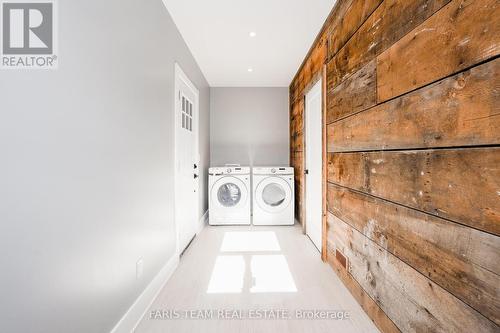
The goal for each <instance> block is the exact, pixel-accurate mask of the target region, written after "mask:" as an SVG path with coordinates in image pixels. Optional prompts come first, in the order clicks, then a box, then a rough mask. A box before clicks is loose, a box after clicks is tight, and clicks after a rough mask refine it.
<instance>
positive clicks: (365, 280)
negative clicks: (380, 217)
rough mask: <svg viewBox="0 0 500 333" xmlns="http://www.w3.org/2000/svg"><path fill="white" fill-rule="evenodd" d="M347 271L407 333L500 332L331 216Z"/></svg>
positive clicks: (479, 315) (413, 270)
mask: <svg viewBox="0 0 500 333" xmlns="http://www.w3.org/2000/svg"><path fill="white" fill-rule="evenodd" d="M329 223H330V226H331V228H332V230H333V237H334V239H333V243H334V244H335V246H336V248H339V249H340V250H341V251H342V252H343V253H344V254H345V255H346V256H347V257H348V260H349V272H350V274H351V275H352V276H353V277H354V279H355V280H356V281H357V282H358V283H359V284H360V285H361V286H362V288H363V289H364V290H365V291H366V292H367V293H368V294H369V295H370V297H372V298H373V299H374V300H375V301H376V302H377V304H378V305H379V306H380V307H381V308H382V310H383V311H384V312H385V313H386V314H387V315H388V316H389V318H391V319H392V320H393V321H394V323H395V324H396V325H397V326H398V328H399V329H400V330H401V331H403V332H498V326H497V325H495V323H493V322H492V321H490V320H488V319H487V318H485V317H484V316H482V315H481V314H480V313H479V312H477V311H476V310H474V309H473V308H471V307H469V306H468V305H466V304H465V303H463V302H462V301H460V300H459V299H458V298H456V297H455V296H453V295H452V294H450V293H449V292H447V291H446V290H444V289H443V288H441V287H440V286H439V285H437V284H435V283H434V282H432V281H431V280H429V279H428V278H427V277H425V276H424V275H422V274H420V273H419V272H417V271H416V270H415V269H413V268H412V267H410V266H409V265H407V264H406V263H404V262H403V261H401V260H400V259H398V258H397V257H395V256H394V255H392V254H391V253H390V252H388V251H386V250H385V249H383V248H382V247H380V246H378V245H377V244H376V243H374V242H373V241H371V240H370V239H368V238H367V237H365V236H364V235H363V234H361V233H360V232H358V231H357V230H356V229H354V228H352V227H351V226H349V225H348V224H346V223H344V222H343V221H341V220H340V219H339V218H338V217H336V216H334V215H333V214H330V215H329Z"/></svg>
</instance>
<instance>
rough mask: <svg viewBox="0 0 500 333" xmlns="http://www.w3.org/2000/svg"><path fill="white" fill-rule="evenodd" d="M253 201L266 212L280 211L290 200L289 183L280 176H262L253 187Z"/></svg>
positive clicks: (286, 206) (285, 207)
mask: <svg viewBox="0 0 500 333" xmlns="http://www.w3.org/2000/svg"><path fill="white" fill-rule="evenodd" d="M255 201H256V202H257V204H258V205H259V207H260V208H261V209H263V210H264V211H266V212H268V213H274V214H276V213H281V212H282V211H284V210H285V209H287V208H288V206H290V204H291V202H292V189H291V187H290V184H288V182H286V181H285V180H284V179H283V178H280V177H267V178H264V179H263V180H262V181H261V182H260V183H259V185H257V188H256V189H255Z"/></svg>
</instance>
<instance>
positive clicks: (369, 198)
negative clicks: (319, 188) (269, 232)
mask: <svg viewBox="0 0 500 333" xmlns="http://www.w3.org/2000/svg"><path fill="white" fill-rule="evenodd" d="M499 54H500V2H499V1H498V0H339V1H338V2H337V4H336V5H335V7H334V9H333V10H332V12H331V13H330V16H329V17H328V19H327V21H326V22H325V25H324V26H323V29H322V30H321V32H320V34H319V35H318V37H317V39H316V41H315V43H314V45H313V46H312V48H311V50H310V52H309V54H308V55H307V57H306V59H305V61H304V63H303V64H302V66H301V68H300V69H299V71H298V73H297V75H296V77H295V78H294V80H293V82H292V83H291V85H290V132H291V148H290V149H291V164H292V166H294V167H295V168H296V181H297V186H296V188H297V193H296V200H297V204H296V207H297V217H298V219H299V221H300V222H301V223H304V216H305V214H304V211H305V207H304V195H305V193H304V175H303V170H304V157H305V155H304V154H305V150H306V149H307V146H306V144H305V142H304V96H305V94H306V93H307V91H308V89H309V88H310V87H311V86H312V85H313V84H314V83H315V82H316V81H317V79H319V77H321V75H320V74H321V72H322V71H323V68H326V69H325V70H326V108H327V109H326V120H325V122H326V124H327V129H326V130H327V152H328V154H327V160H328V161H327V162H328V163H327V170H326V171H327V177H326V181H327V195H326V196H327V198H325V199H326V200H327V209H328V220H327V221H328V222H327V227H326V230H324V235H323V237H325V238H326V246H327V248H326V260H327V261H328V262H329V263H330V265H331V266H332V268H333V269H334V271H335V272H336V273H337V274H338V276H339V277H340V279H341V280H342V281H343V282H344V284H345V285H346V287H347V288H348V289H349V290H350V291H351V293H352V294H353V295H354V297H355V298H356V299H357V301H358V302H359V303H360V304H361V306H362V307H363V309H364V310H365V311H366V312H367V313H368V315H369V316H370V317H371V318H372V320H373V321H374V322H375V324H376V325H377V326H378V327H379V329H381V331H383V332H399V331H401V332H499V331H500V327H499V325H500V58H499V57H498V55H499ZM344 258H345V260H344Z"/></svg>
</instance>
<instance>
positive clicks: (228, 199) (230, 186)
mask: <svg viewBox="0 0 500 333" xmlns="http://www.w3.org/2000/svg"><path fill="white" fill-rule="evenodd" d="M208 174H209V181H208V182H209V184H208V185H209V186H208V190H209V210H210V212H209V224H210V225H250V224H251V209H250V207H251V206H250V201H251V192H250V190H251V187H250V168H249V167H234V166H231V167H220V168H210V169H209V171H208Z"/></svg>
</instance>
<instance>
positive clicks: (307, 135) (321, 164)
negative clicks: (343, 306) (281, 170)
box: [304, 76, 325, 256]
mask: <svg viewBox="0 0 500 333" xmlns="http://www.w3.org/2000/svg"><path fill="white" fill-rule="evenodd" d="M324 84H325V82H324V78H323V77H321V76H320V77H319V79H318V80H317V81H314V84H312V85H311V86H310V89H309V90H308V91H306V92H305V96H304V134H305V135H304V147H305V149H304V201H305V202H304V207H305V212H304V233H305V234H306V235H307V236H308V237H309V238H310V239H311V237H310V235H309V233H308V222H309V221H307V215H308V214H307V211H308V210H309V209H311V207H308V205H307V203H308V199H307V194H308V193H307V189H308V185H307V181H308V177H307V174H306V173H307V170H309V169H311V166H310V165H309V162H310V161H308V151H310V150H309V146H308V144H310V140H311V139H310V131H309V130H308V127H309V123H310V113H309V112H308V109H307V95H309V93H311V92H312V91H313V89H318V87H319V92H317V93H318V94H319V95H320V98H321V108H320V122H321V124H320V128H321V131H322V133H321V143H320V144H321V152H322V153H321V159H320V160H319V161H318V162H319V165H317V166H316V168H317V169H319V170H320V172H321V184H320V189H321V193H320V197H321V199H322V202H324V201H325V197H324V189H323V188H324V184H323V182H324V179H323V175H324V172H325V169H324V155H325V154H324V147H323V146H324V144H325V142H324V133H323V132H324V105H325V96H324ZM323 210H324V205H323V203H322V204H321V230H320V232H321V238H320V240H319V241H320V243H319V244H315V242H314V241H313V240H312V239H311V241H312V243H313V244H314V245H315V246H316V247H317V246H318V245H319V248H318V250H319V252H320V253H321V255H322V256H323V253H324V251H325V249H324V240H323V237H324V236H323V233H324V230H323V229H324V223H323V220H324V211H323Z"/></svg>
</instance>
